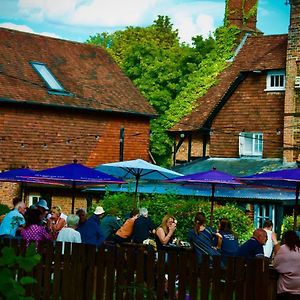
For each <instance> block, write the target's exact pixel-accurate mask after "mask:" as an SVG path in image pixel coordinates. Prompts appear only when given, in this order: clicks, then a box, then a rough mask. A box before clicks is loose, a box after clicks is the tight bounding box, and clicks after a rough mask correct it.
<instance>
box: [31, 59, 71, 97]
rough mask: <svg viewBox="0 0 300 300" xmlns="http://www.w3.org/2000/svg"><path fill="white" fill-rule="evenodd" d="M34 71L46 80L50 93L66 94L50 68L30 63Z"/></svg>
mask: <svg viewBox="0 0 300 300" xmlns="http://www.w3.org/2000/svg"><path fill="white" fill-rule="evenodd" d="M30 64H31V65H32V67H33V68H34V70H35V71H36V72H37V73H38V74H39V76H40V77H41V78H42V79H43V80H44V82H45V83H46V84H47V86H48V88H49V91H50V92H51V91H53V92H58V93H65V92H66V91H65V89H64V88H63V86H62V85H61V84H60V83H59V81H58V80H57V79H56V78H55V77H54V75H53V74H52V73H51V71H50V70H49V69H48V67H47V66H46V65H45V64H43V63H39V62H30Z"/></svg>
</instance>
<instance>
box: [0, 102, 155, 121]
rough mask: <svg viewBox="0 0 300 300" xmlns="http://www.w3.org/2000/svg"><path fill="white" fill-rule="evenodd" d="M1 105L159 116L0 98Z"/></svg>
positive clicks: (147, 115)
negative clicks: (9, 104) (11, 104)
mask: <svg viewBox="0 0 300 300" xmlns="http://www.w3.org/2000/svg"><path fill="white" fill-rule="evenodd" d="M1 103H14V104H17V105H23V106H28V107H35V106H36V107H52V108H59V109H69V110H74V111H92V112H105V113H113V114H122V115H129V116H137V117H147V118H149V119H155V118H157V115H154V114H147V113H137V112H133V111H114V110H110V109H95V108H88V107H76V106H71V105H59V104H53V103H47V104H45V103H37V102H35V101H27V100H14V99H9V98H1V97H0V104H1Z"/></svg>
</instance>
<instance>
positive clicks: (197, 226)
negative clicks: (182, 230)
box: [188, 212, 220, 264]
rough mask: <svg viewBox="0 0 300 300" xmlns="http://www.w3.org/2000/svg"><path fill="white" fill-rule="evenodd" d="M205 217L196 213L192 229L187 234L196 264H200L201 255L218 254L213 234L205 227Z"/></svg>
mask: <svg viewBox="0 0 300 300" xmlns="http://www.w3.org/2000/svg"><path fill="white" fill-rule="evenodd" d="M205 224H206V218H205V215H204V214H203V213H201V212H197V213H196V215H195V219H194V228H193V229H191V230H190V231H189V232H188V242H189V243H190V244H191V245H192V247H193V248H194V249H195V251H196V254H197V258H198V263H199V264H201V263H202V260H203V255H209V256H210V257H212V256H219V255H220V253H219V252H218V251H217V249H216V248H215V247H214V243H215V233H214V232H213V230H212V229H211V228H210V227H208V228H207V227H206V226H205Z"/></svg>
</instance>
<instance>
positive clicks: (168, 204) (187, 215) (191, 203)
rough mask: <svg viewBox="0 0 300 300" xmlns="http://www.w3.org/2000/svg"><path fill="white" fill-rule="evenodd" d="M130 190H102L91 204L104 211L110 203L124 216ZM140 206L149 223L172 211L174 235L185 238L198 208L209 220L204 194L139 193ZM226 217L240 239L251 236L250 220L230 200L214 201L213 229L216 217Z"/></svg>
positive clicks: (131, 200) (129, 199)
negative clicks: (221, 202)
mask: <svg viewBox="0 0 300 300" xmlns="http://www.w3.org/2000/svg"><path fill="white" fill-rule="evenodd" d="M133 197H134V196H133V194H132V193H115V194H110V193H106V195H105V196H104V198H103V200H101V201H100V202H99V203H97V204H95V205H102V206H103V208H104V209H105V210H106V211H107V210H108V209H110V208H112V207H114V208H116V209H117V210H118V213H119V216H120V217H121V218H123V219H124V218H125V216H126V215H128V213H129V212H130V210H131V208H132V205H133ZM139 206H140V207H146V208H147V209H148V211H149V215H150V216H151V219H152V221H153V223H154V224H155V225H156V226H159V224H160V223H161V220H162V218H163V216H164V215H165V214H167V213H169V214H172V215H174V217H175V218H176V219H177V221H178V223H177V230H176V236H177V237H178V238H180V239H183V240H185V239H186V236H187V232H188V230H189V229H190V228H192V227H193V219H194V216H195V214H196V212H198V211H202V212H203V213H204V214H205V216H206V218H207V223H208V224H209V219H210V201H209V199H208V198H206V199H205V198H199V197H197V198H196V197H188V198H187V197H181V196H178V195H171V194H165V195H159V194H149V195H143V197H142V198H141V199H140V201H139ZM222 217H226V218H228V219H229V220H230V221H231V223H232V227H233V230H234V232H235V233H236V234H237V236H238V238H239V241H240V243H242V242H244V241H246V240H247V239H248V238H249V237H251V235H252V232H253V230H254V227H253V223H252V221H251V220H250V218H249V217H248V216H246V215H245V213H244V212H243V211H242V210H241V209H240V208H238V206H237V205H236V204H234V203H230V204H226V205H222V206H221V205H217V204H215V207H214V220H213V227H214V228H215V229H216V228H217V226H218V221H219V219H220V218H222Z"/></svg>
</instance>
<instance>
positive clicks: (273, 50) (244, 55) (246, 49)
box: [170, 35, 287, 132]
mask: <svg viewBox="0 0 300 300" xmlns="http://www.w3.org/2000/svg"><path fill="white" fill-rule="evenodd" d="M286 49H287V35H270V36H251V37H249V38H248V39H247V41H246V43H245V44H244V46H243V47H242V49H241V50H240V52H239V53H238V54H237V56H236V57H235V59H234V60H233V62H231V63H229V64H228V67H227V68H226V69H225V70H224V71H223V72H222V73H221V74H220V75H219V76H218V78H217V82H218V83H217V84H216V85H214V86H213V87H211V88H210V89H209V90H208V91H207V93H206V94H205V95H204V96H203V97H201V98H199V99H198V100H197V107H196V108H195V109H194V110H193V111H192V112H191V113H190V114H189V115H187V116H186V117H184V118H183V119H182V120H181V121H180V122H178V123H177V124H175V125H174V126H173V127H172V128H171V129H170V131H173V132H177V131H195V130H198V129H200V128H201V127H203V126H204V125H205V124H206V123H207V122H210V121H211V119H212V118H213V117H214V115H215V114H216V112H217V111H218V110H220V109H221V108H222V106H223V105H224V103H225V102H226V101H227V99H228V98H229V96H230V93H234V90H235V88H236V87H237V86H238V85H239V84H240V83H241V81H242V80H243V77H244V76H243V75H242V74H245V73H246V72H252V71H257V70H259V71H265V70H274V69H285V65H286Z"/></svg>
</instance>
